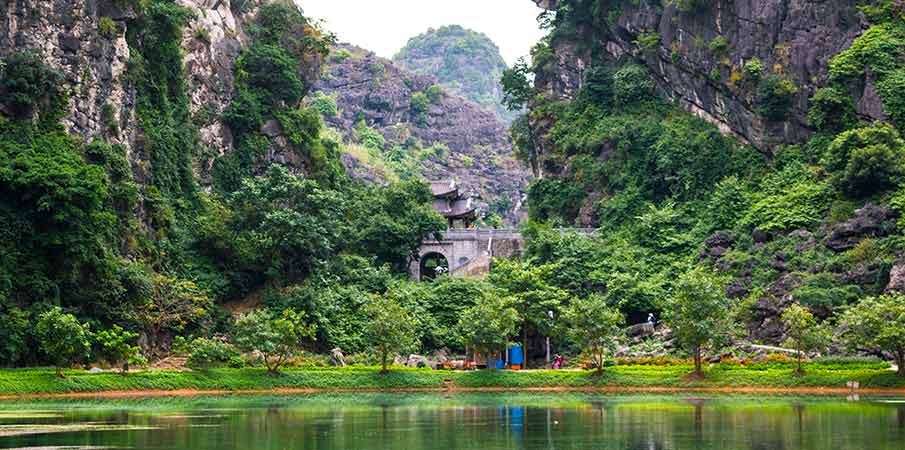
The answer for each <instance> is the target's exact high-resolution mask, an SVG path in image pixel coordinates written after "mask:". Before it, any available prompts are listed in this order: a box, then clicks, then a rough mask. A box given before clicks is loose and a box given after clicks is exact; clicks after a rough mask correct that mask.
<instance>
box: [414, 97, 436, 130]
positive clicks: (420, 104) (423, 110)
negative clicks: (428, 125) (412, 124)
mask: <svg viewBox="0 0 905 450" xmlns="http://www.w3.org/2000/svg"><path fill="white" fill-rule="evenodd" d="M430 105H431V101H430V99H429V98H428V97H427V94H425V93H424V92H415V93H414V94H412V101H411V110H412V116H414V117H415V121H416V122H417V123H419V124H424V123H425V122H426V121H427V112H428V111H429V110H430Z"/></svg>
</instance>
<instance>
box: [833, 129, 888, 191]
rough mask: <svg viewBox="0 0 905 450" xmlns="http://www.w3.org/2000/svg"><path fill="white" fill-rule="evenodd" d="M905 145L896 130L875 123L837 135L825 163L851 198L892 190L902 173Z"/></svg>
mask: <svg viewBox="0 0 905 450" xmlns="http://www.w3.org/2000/svg"><path fill="white" fill-rule="evenodd" d="M903 152H905V143H903V141H902V139H901V138H900V137H899V133H898V132H897V131H896V129H895V128H893V127H892V126H890V125H888V124H882V123H878V124H874V125H873V126H869V127H862V128H856V129H853V130H849V131H846V132H843V133H841V134H839V135H838V136H836V138H835V139H834V140H833V142H832V143H830V145H829V147H828V148H827V151H826V156H825V158H824V164H825V165H826V168H827V170H828V171H829V172H830V174H831V176H832V179H833V182H834V184H836V186H837V187H839V188H841V189H843V190H844V191H845V192H847V193H848V194H850V195H854V196H863V195H870V194H872V193H875V192H879V191H882V190H885V189H888V188H890V187H892V186H893V185H894V184H895V182H896V179H897V177H898V176H899V175H900V174H901V171H902V166H901V164H902V163H901V160H902V155H903Z"/></svg>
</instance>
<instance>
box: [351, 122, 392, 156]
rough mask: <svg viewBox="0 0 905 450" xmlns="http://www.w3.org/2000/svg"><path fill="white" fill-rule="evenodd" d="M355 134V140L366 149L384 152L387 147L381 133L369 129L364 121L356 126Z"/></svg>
mask: <svg viewBox="0 0 905 450" xmlns="http://www.w3.org/2000/svg"><path fill="white" fill-rule="evenodd" d="M353 132H354V134H355V138H356V139H357V140H358V142H359V143H361V145H362V146H364V147H367V148H372V149H375V150H380V151H383V148H384V147H385V146H386V138H384V137H383V135H382V134H380V132H379V131H377V130H375V129H373V128H371V127H369V126H368V125H367V124H366V123H365V122H364V121H363V120H362V121H361V122H358V124H357V125H355V129H354V130H353Z"/></svg>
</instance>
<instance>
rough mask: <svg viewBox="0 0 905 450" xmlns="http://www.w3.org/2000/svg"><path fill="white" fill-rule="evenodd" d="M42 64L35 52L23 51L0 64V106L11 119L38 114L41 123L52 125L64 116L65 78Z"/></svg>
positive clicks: (60, 73)
mask: <svg viewBox="0 0 905 450" xmlns="http://www.w3.org/2000/svg"><path fill="white" fill-rule="evenodd" d="M45 61H46V59H45V58H44V57H42V56H41V55H40V54H38V53H35V52H31V51H23V52H14V53H11V54H10V55H8V56H7V57H6V58H4V59H3V60H2V63H0V69H2V70H0V103H2V104H4V105H6V106H7V107H8V108H9V111H10V112H11V113H12V114H13V116H15V117H18V118H29V119H30V118H31V116H32V115H33V114H34V113H35V112H36V111H37V112H38V113H39V114H40V115H41V116H42V117H41V121H42V122H44V123H49V124H52V123H53V122H55V121H56V120H57V119H59V117H60V116H61V115H62V114H63V108H64V107H65V105H66V101H67V98H66V95H65V92H64V91H63V87H64V86H65V83H64V81H65V77H64V76H63V73H62V72H60V71H58V70H56V69H54V68H52V67H50V66H48V65H47V64H46V63H45Z"/></svg>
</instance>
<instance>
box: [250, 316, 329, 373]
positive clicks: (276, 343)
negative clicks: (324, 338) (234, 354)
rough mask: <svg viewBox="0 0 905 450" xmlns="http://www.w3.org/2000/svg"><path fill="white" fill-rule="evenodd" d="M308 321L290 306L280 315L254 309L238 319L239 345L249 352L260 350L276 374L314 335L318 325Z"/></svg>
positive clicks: (266, 365)
mask: <svg viewBox="0 0 905 450" xmlns="http://www.w3.org/2000/svg"><path fill="white" fill-rule="evenodd" d="M306 320H307V319H306V316H305V313H303V312H296V311H293V310H291V309H286V310H283V312H282V314H279V315H278V314H275V313H274V312H273V311H271V310H268V309H259V310H257V311H252V312H250V313H247V314H244V315H242V316H240V317H239V319H238V320H236V328H235V330H236V331H235V341H236V345H237V346H238V347H239V348H240V349H241V350H243V351H246V352H260V353H261V355H262V356H263V359H264V366H265V367H266V368H267V372H268V373H270V374H277V373H279V370H280V367H281V366H282V365H283V364H284V363H285V362H286V360H287V359H289V358H291V357H292V355H293V354H295V353H296V352H297V351H298V350H299V348H301V345H302V341H303V340H305V339H313V338H314V332H315V328H314V326H312V325H309V324H308V323H307V322H306Z"/></svg>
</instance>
